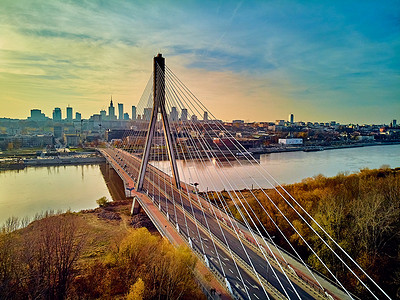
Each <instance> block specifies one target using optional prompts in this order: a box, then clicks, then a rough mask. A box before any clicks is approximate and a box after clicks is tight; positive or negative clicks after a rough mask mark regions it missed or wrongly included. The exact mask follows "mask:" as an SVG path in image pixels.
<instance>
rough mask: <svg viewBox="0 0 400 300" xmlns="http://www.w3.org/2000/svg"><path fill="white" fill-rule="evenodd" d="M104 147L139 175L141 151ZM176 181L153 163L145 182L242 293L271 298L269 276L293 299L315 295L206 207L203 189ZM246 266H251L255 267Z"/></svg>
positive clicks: (132, 174)
mask: <svg viewBox="0 0 400 300" xmlns="http://www.w3.org/2000/svg"><path fill="white" fill-rule="evenodd" d="M102 151H104V152H105V153H107V154H108V156H109V158H112V159H113V160H114V161H115V162H116V163H118V164H119V165H120V166H121V167H122V168H123V169H124V170H125V171H126V172H127V173H128V174H129V176H130V177H131V178H133V179H134V180H135V181H136V178H137V177H138V172H139V168H140V159H139V158H138V157H136V156H134V155H131V154H130V153H128V152H126V151H123V150H121V149H104V150H102ZM172 182H173V181H172V179H171V177H170V176H169V175H167V174H165V173H163V172H162V171H160V170H159V169H157V168H155V167H154V166H152V165H150V164H149V165H148V167H147V172H146V177H145V181H144V185H143V188H144V189H145V190H147V192H148V195H149V196H150V197H153V198H154V199H155V201H156V202H157V203H158V204H159V205H160V206H161V208H162V210H163V211H165V212H168V216H169V218H170V220H171V221H172V222H173V223H175V224H176V223H177V224H179V230H180V232H181V233H183V234H184V235H185V236H186V237H190V240H191V242H192V244H193V248H195V249H197V250H198V251H199V252H200V253H205V254H206V256H207V259H208V260H209V262H210V264H211V265H212V266H213V267H214V268H215V269H217V270H218V272H219V273H220V274H225V277H226V278H227V279H228V281H229V283H230V285H231V288H232V289H234V290H236V291H237V293H239V294H240V295H241V297H242V298H243V299H248V298H250V299H267V296H266V291H265V290H264V288H263V287H262V285H261V284H260V282H259V281H260V279H261V281H262V282H264V283H265V282H266V281H268V282H269V283H270V284H271V285H272V286H273V287H274V288H275V289H276V290H277V291H279V293H277V294H278V295H279V294H280V295H281V296H284V297H287V296H288V297H289V299H299V298H300V299H315V294H313V295H311V294H310V293H309V292H307V291H305V290H303V289H302V288H300V286H298V285H297V284H295V283H293V282H292V284H290V283H289V281H288V279H287V278H286V277H285V276H284V275H283V274H282V272H281V270H279V269H276V268H274V270H271V267H270V266H269V265H268V263H267V261H266V260H265V258H264V257H263V256H262V255H261V253H260V252H256V251H255V250H253V248H251V247H250V246H249V245H248V244H247V243H244V242H243V241H242V240H241V239H240V238H238V236H237V235H236V233H235V232H234V231H233V230H231V229H229V228H228V227H226V226H224V225H221V224H220V222H218V220H217V218H216V215H215V213H216V214H219V215H220V216H221V215H225V214H221V213H220V212H219V211H215V210H217V208H215V207H213V210H214V211H213V210H212V209H211V205H209V206H208V207H204V206H205V205H204V204H205V203H206V202H205V201H206V199H200V197H199V195H197V194H194V193H193V192H192V191H188V190H187V189H188V186H187V185H186V184H185V183H182V186H183V188H182V189H180V190H178V189H176V188H175V186H174V185H172ZM174 203H175V205H174ZM210 233H211V235H210ZM232 254H233V255H232ZM239 261H241V262H239ZM248 268H250V269H253V272H251V271H249V270H248ZM246 269H247V270H246ZM274 273H275V274H276V275H275V274H274ZM255 274H256V275H255ZM257 276H258V277H259V278H257ZM282 286H283V287H282ZM285 290H286V293H285ZM270 293H271V292H269V290H268V297H269V298H272V297H271V294H270ZM286 295H287V296H286ZM275 297H276V294H275V295H274V298H275Z"/></svg>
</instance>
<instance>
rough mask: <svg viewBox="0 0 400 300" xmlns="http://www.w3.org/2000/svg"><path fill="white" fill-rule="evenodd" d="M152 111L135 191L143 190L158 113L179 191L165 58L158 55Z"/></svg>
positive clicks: (154, 69) (154, 70)
mask: <svg viewBox="0 0 400 300" xmlns="http://www.w3.org/2000/svg"><path fill="white" fill-rule="evenodd" d="M153 74H154V75H153V109H152V113H151V119H150V123H149V127H148V130H147V136H146V144H145V148H144V151H143V157H142V162H141V164H140V170H139V176H138V180H137V183H136V190H137V191H140V190H142V188H143V182H144V177H145V174H146V168H147V164H148V162H149V157H150V149H151V142H152V140H153V137H154V131H155V126H156V123H157V119H158V113H160V114H161V120H162V123H163V129H164V137H165V140H166V145H167V150H168V157H169V161H170V163H171V170H172V176H173V177H174V183H175V186H176V187H177V188H178V189H180V188H181V184H180V180H179V173H178V167H177V164H176V158H175V152H174V146H173V141H172V134H171V129H170V127H169V121H168V117H167V112H166V110H165V58H164V57H162V54H161V53H159V54H158V55H157V56H156V57H154V66H153Z"/></svg>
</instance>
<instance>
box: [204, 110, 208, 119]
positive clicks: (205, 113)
mask: <svg viewBox="0 0 400 300" xmlns="http://www.w3.org/2000/svg"><path fill="white" fill-rule="evenodd" d="M203 120H204V121H208V112H206V111H204V115H203Z"/></svg>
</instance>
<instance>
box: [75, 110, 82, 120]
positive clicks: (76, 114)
mask: <svg viewBox="0 0 400 300" xmlns="http://www.w3.org/2000/svg"><path fill="white" fill-rule="evenodd" d="M80 120H82V115H81V113H79V112H76V113H75V121H80Z"/></svg>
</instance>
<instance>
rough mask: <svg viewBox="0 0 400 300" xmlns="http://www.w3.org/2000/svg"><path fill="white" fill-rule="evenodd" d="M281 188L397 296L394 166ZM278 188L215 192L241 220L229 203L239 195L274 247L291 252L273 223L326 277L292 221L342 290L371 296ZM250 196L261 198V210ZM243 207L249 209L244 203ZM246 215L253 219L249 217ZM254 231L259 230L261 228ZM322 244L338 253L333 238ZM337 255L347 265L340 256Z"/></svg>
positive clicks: (398, 219) (399, 229) (399, 192)
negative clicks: (275, 245) (245, 201)
mask: <svg viewBox="0 0 400 300" xmlns="http://www.w3.org/2000/svg"><path fill="white" fill-rule="evenodd" d="M283 188H284V189H285V190H286V191H288V192H289V193H290V194H291V195H292V196H293V197H294V199H296V200H297V202H298V203H299V204H300V205H301V206H302V207H303V208H304V209H305V210H306V211H307V212H308V213H309V214H310V216H311V217H312V218H313V219H315V220H316V221H317V222H318V223H319V224H320V225H321V226H322V227H323V228H324V230H325V231H326V232H327V233H328V234H329V235H330V236H331V237H332V238H333V239H334V240H335V241H336V242H337V243H338V244H339V245H340V246H341V247H342V248H343V249H344V250H345V251H346V252H347V253H349V254H350V256H351V257H352V258H354V259H355V260H356V261H357V262H358V263H359V264H360V266H361V267H362V268H363V269H364V270H365V271H366V272H367V274H369V275H370V276H371V277H372V278H373V279H374V280H375V281H376V282H377V283H378V284H379V285H380V286H381V287H382V288H383V290H384V291H385V292H387V293H388V294H389V295H390V296H391V297H392V298H393V299H396V298H397V299H399V298H400V248H399V247H400V246H399V245H400V168H397V169H390V168H388V167H382V168H381V169H375V170H369V169H363V170H361V171H360V172H359V173H356V174H351V175H346V174H339V175H337V176H335V177H331V178H326V177H324V176H322V175H319V176H316V177H313V178H307V179H304V180H303V181H302V182H300V183H296V184H291V185H285V186H283ZM283 188H278V189H277V191H276V190H273V189H265V190H261V189H256V190H252V191H250V190H242V191H241V193H237V194H238V196H235V195H234V193H228V192H227V191H223V192H221V193H218V194H220V196H219V198H220V199H221V196H222V197H223V198H224V199H225V201H226V202H227V204H228V205H229V207H230V209H231V211H232V212H233V215H234V216H235V217H236V218H237V219H239V220H242V218H241V216H240V214H239V213H238V210H237V209H236V207H235V205H234V202H236V203H237V204H238V205H240V201H237V200H238V197H241V198H242V199H241V200H242V202H244V201H243V198H245V199H246V200H247V202H248V203H249V204H250V206H251V208H252V209H253V211H254V212H255V214H256V215H257V216H258V218H259V219H260V220H261V222H262V224H263V225H264V227H265V228H266V230H267V231H268V232H269V234H270V236H274V241H275V242H276V243H277V244H278V245H280V246H281V247H283V248H285V249H286V250H288V251H289V252H292V253H293V251H292V249H291V248H290V247H289V244H288V243H287V242H286V241H285V239H284V237H283V236H282V234H281V233H280V232H279V231H278V230H277V228H276V226H275V225H274V224H273V222H275V223H276V224H277V225H278V226H279V228H280V229H281V230H282V232H283V233H284V234H285V236H286V237H288V239H289V241H290V243H291V244H292V245H293V246H294V248H295V249H296V251H298V252H299V253H300V255H301V256H302V258H303V259H304V260H305V261H306V262H307V263H308V264H310V265H311V266H312V267H313V268H314V269H316V270H318V271H320V272H321V273H323V274H324V275H326V276H328V277H329V274H328V272H327V270H326V269H325V268H324V266H323V265H322V264H321V262H320V261H319V260H318V259H317V257H316V256H315V255H314V254H313V253H312V252H311V251H310V250H309V249H308V247H307V246H306V245H305V243H304V240H303V239H302V238H301V237H300V236H299V235H298V234H297V233H296V232H295V231H294V229H293V228H292V227H291V225H290V224H289V222H290V223H291V224H293V226H294V227H295V228H296V229H297V231H298V232H299V233H300V234H301V235H302V236H303V237H304V239H305V240H306V241H307V242H308V243H309V244H310V245H312V247H313V248H314V250H315V252H316V253H317V254H318V256H319V257H320V258H321V259H322V261H324V263H325V264H326V265H327V267H328V268H329V269H330V270H331V271H332V273H333V274H335V276H336V277H337V278H338V279H339V280H340V281H341V282H342V283H343V284H344V286H345V287H346V288H348V289H349V290H350V291H351V292H353V293H354V294H356V295H357V296H359V297H360V298H361V299H368V298H369V297H371V296H369V295H370V294H369V293H368V292H366V290H365V289H364V287H362V286H361V285H360V284H359V283H358V282H357V281H356V280H355V278H354V276H353V275H351V273H350V272H349V271H348V270H346V269H344V267H343V265H342V264H341V263H340V261H339V259H338V258H337V257H336V256H334V255H333V254H332V252H331V251H330V250H329V248H328V247H327V246H326V245H325V244H324V243H322V242H321V241H320V240H319V239H318V237H317V236H316V235H315V233H313V231H312V230H311V229H310V228H309V227H308V226H307V225H306V224H305V223H304V222H303V221H302V220H301V217H300V216H299V215H298V214H297V213H295V212H294V210H293V209H291V208H290V205H289V204H288V203H287V202H285V201H284V200H283V199H282V197H281V196H280V195H279V193H281V194H282V195H285V192H284V190H283ZM278 192H279V193H278ZM241 195H243V196H241ZM254 196H256V197H257V199H258V200H259V201H260V202H261V204H262V205H263V207H264V208H265V211H264V209H262V208H261V207H260V205H259V204H258V203H257V201H256V200H255V198H254ZM209 197H211V198H212V199H213V200H214V201H215V203H220V201H219V200H217V199H218V195H217V193H215V192H209ZM268 197H269V198H270V199H271V200H272V201H270V200H269V199H268ZM232 198H233V200H234V201H232ZM286 198H287V199H288V202H289V203H290V204H291V205H293V206H294V207H295V208H296V210H297V211H299V212H300V215H301V216H302V217H303V218H304V219H305V220H307V222H308V223H309V224H312V227H313V229H314V230H315V231H316V232H318V233H319V234H320V235H321V236H323V237H324V239H325V240H327V239H326V237H325V236H324V233H323V231H322V230H321V229H320V228H319V227H318V226H317V225H316V224H315V223H314V222H313V221H312V220H311V218H310V217H309V216H308V215H307V214H305V213H304V212H303V211H302V210H301V209H300V208H299V205H297V204H296V203H294V201H293V200H292V199H291V198H290V197H286ZM272 202H274V203H275V204H276V206H275V205H274V204H273V203H272ZM246 208H247V210H248V211H251V210H250V209H249V207H246ZM278 208H279V210H281V211H283V212H284V213H285V215H286V217H287V220H285V218H283V216H282V215H281V213H280V212H279V210H278ZM242 210H243V209H242ZM266 212H268V214H269V216H268V214H267V213H266ZM252 218H253V219H254V220H256V219H255V218H254V215H252ZM259 229H260V231H261V232H263V229H262V227H261V226H260V228H259ZM328 245H329V246H330V247H332V249H334V250H335V252H336V253H339V252H338V248H337V247H336V246H335V244H334V243H333V242H331V241H328ZM340 256H341V257H342V259H344V260H345V261H346V263H348V264H349V265H350V266H352V264H351V262H349V260H348V259H347V258H346V257H345V256H344V255H340ZM353 269H354V271H355V272H356V274H357V276H359V277H360V278H361V279H362V280H363V281H364V282H368V280H367V279H366V277H365V275H363V274H362V273H361V272H360V271H357V270H356V269H355V268H353ZM373 291H375V290H374V289H373ZM378 294H379V293H378Z"/></svg>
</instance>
